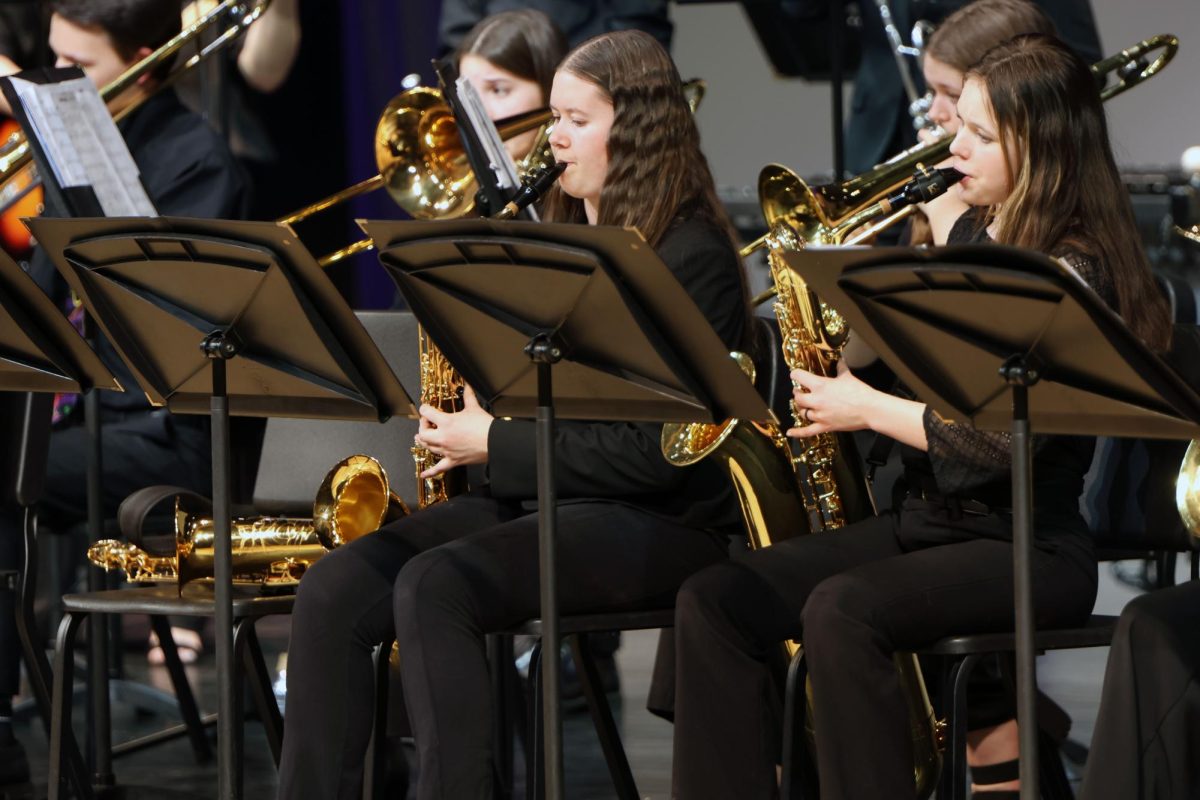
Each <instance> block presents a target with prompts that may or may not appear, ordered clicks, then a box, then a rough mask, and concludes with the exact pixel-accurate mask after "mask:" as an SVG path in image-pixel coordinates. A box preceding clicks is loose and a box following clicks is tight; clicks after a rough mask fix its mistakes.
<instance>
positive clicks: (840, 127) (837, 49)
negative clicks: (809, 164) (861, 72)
mask: <svg viewBox="0 0 1200 800" xmlns="http://www.w3.org/2000/svg"><path fill="white" fill-rule="evenodd" d="M829 16H830V31H831V33H832V34H833V36H832V42H831V44H830V59H831V60H830V64H829V99H830V105H831V106H832V115H833V179H834V181H840V180H841V179H842V175H844V174H845V172H846V129H845V120H844V119H843V117H844V116H845V111H844V109H843V108H842V105H843V102H842V82H843V81H842V73H843V66H844V65H843V58H844V56H843V55H842V50H843V48H844V46H845V39H846V8H845V0H829Z"/></svg>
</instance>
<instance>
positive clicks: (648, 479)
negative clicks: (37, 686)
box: [279, 31, 752, 800]
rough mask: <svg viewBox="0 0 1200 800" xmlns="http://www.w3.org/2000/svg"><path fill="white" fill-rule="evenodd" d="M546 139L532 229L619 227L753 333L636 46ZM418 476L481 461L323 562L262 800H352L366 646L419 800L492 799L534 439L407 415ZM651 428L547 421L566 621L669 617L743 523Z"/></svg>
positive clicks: (471, 422) (658, 78)
mask: <svg viewBox="0 0 1200 800" xmlns="http://www.w3.org/2000/svg"><path fill="white" fill-rule="evenodd" d="M550 107H551V111H552V112H553V114H554V116H555V118H556V124H555V127H554V133H553V134H552V136H551V138H550V144H551V147H552V148H553V150H554V155H555V158H556V159H557V160H559V161H562V162H566V163H567V164H568V166H567V169H566V172H564V173H563V175H562V177H561V178H560V180H559V183H558V185H557V186H556V187H555V188H553V189H552V190H551V192H550V194H549V196H548V197H547V199H546V203H545V206H544V208H543V213H542V217H543V219H545V220H552V221H556V222H577V223H580V224H584V223H588V224H601V225H620V226H636V227H637V228H638V230H640V231H641V233H642V235H643V236H644V237H645V238H646V241H647V242H648V243H649V245H650V246H651V247H653V248H654V249H655V251H656V252H657V253H658V255H659V257H660V258H662V260H663V261H664V262H665V263H666V264H667V266H668V267H669V268H670V269H671V271H672V272H673V273H674V274H675V276H676V277H677V278H678V279H679V282H680V283H681V284H682V285H683V287H684V288H685V289H686V290H687V291H688V293H689V294H690V295H691V296H692V298H693V299H694V300H695V301H696V304H697V305H698V306H699V307H700V309H701V311H703V313H704V314H705V316H706V317H707V318H708V320H709V321H710V322H711V323H712V326H713V328H714V329H715V330H716V331H717V333H718V335H719V336H720V337H721V339H722V341H723V342H725V344H726V345H727V346H728V347H730V348H733V349H737V348H741V347H745V346H746V345H745V342H744V341H743V340H744V339H745V338H747V336H748V335H749V333H750V331H751V330H752V329H751V327H750V325H749V322H750V319H749V309H748V307H747V302H746V290H745V279H744V275H743V273H742V268H741V263H740V261H739V259H738V257H737V251H736V249H735V248H734V245H733V239H732V236H731V233H730V227H729V224H728V221H727V220H726V217H725V214H724V211H723V210H722V208H721V206H720V204H719V203H718V201H717V199H716V192H715V189H714V187H713V182H712V177H711V175H710V174H709V171H708V166H707V161H706V160H705V158H704V156H703V154H702V153H701V151H700V148H699V134H698V133H697V131H696V126H695V122H694V121H693V119H692V116H691V112H690V111H689V110H688V106H687V103H686V101H685V99H684V96H683V92H682V90H681V87H680V81H679V74H678V72H677V71H676V69H675V67H674V65H673V64H672V63H671V60H670V57H669V56H668V55H667V54H666V52H665V51H664V50H663V49H662V47H661V46H660V45H658V44H657V43H656V42H655V41H654V39H652V38H651V37H650V36H649V35H647V34H645V33H642V32H640V31H620V32H617V33H612V34H605V35H602V36H598V37H596V38H594V39H591V40H589V41H588V42H585V43H584V44H583V45H580V47H578V48H577V49H576V50H574V51H573V52H572V53H571V54H570V55H568V56H567V58H566V60H565V61H564V62H563V64H562V65H561V66H560V68H559V70H558V72H557V74H556V75H555V78H554V84H553V89H552V91H551V95H550ZM421 416H422V422H421V429H420V433H419V439H420V441H421V442H422V443H423V444H424V445H425V446H426V447H428V448H429V449H430V450H431V451H433V452H434V453H435V454H439V455H440V456H441V461H439V463H438V464H437V465H435V466H434V467H433V468H432V469H431V472H441V471H443V470H445V469H448V468H452V467H455V466H458V465H460V464H471V463H486V465H487V471H488V477H489V480H490V482H489V483H488V484H487V485H486V486H484V487H482V488H481V489H480V490H472V492H471V493H469V494H466V495H459V496H458V497H455V498H453V499H451V500H449V501H448V502H444V503H440V504H437V505H433V506H430V507H429V508H426V509H424V510H421V511H418V512H416V513H414V514H412V515H410V516H408V517H406V518H405V519H403V520H400V521H399V522H396V523H393V524H391V525H388V526H387V527H385V528H383V529H382V530H380V531H378V532H376V533H372V534H370V535H368V536H364V537H362V538H360V539H358V540H357V541H355V542H354V543H352V544H350V545H348V546H346V547H341V548H338V549H337V550H335V551H334V552H333V553H331V554H329V555H328V556H325V557H324V558H322V559H321V560H320V561H319V562H317V564H316V565H315V566H314V567H313V568H312V569H311V570H310V571H309V572H308V573H306V574H305V576H304V580H303V581H302V582H301V584H300V588H299V592H298V594H297V598H296V606H295V611H294V613H293V617H292V640H291V650H290V656H289V660H288V713H287V718H286V720H285V724H286V730H285V734H284V743H283V749H284V752H283V758H282V761H281V764H280V788H279V796H280V797H281V798H284V797H286V798H288V799H289V800H295V798H308V797H313V798H334V797H343V798H349V797H357V796H358V795H359V793H360V789H359V786H360V783H361V780H362V770H363V765H362V758H363V752H364V750H365V748H366V744H367V739H368V737H369V735H370V727H371V718H372V711H373V703H372V697H371V694H372V692H371V685H372V681H371V648H372V646H373V645H375V644H377V643H378V642H380V641H381V640H382V639H384V638H385V637H388V636H390V635H391V634H392V633H393V632H394V633H395V636H396V640H397V643H398V645H399V652H400V665H401V674H402V676H403V679H404V691H405V700H406V702H407V706H408V710H409V719H410V722H411V723H412V730H413V735H414V738H415V740H416V745H417V757H418V781H419V783H418V789H417V796H418V797H421V798H433V797H446V798H460V797H490V796H491V792H492V752H491V749H492V748H491V745H492V742H491V731H492V723H491V713H492V712H491V700H490V694H489V690H488V686H489V682H488V671H487V669H488V668H487V662H486V659H485V655H484V648H483V634H484V633H485V632H487V631H495V630H499V629H502V628H505V627H507V626H510V625H513V624H516V623H518V622H520V621H522V620H525V619H529V618H531V617H534V616H536V615H537V613H538V608H539V602H538V584H537V580H536V575H537V563H538V559H537V527H538V526H537V514H536V508H535V505H534V501H535V498H536V496H537V490H536V468H535V452H534V423H533V422H531V421H528V420H510V419H496V418H493V417H492V416H491V415H490V414H488V413H487V411H485V410H484V409H482V408H480V407H479V405H478V403H477V402H476V401H475V399H474V397H473V396H472V394H471V393H470V392H468V393H467V403H466V408H465V409H464V410H463V411H461V412H458V413H456V414H444V413H441V412H439V411H437V410H436V409H431V408H428V407H422V409H421ZM660 433H661V426H660V425H654V424H632V423H611V422H580V421H569V422H568V421H564V422H560V423H558V424H556V428H555V448H556V459H557V461H556V463H557V465H558V466H557V471H556V475H555V478H556V480H557V491H558V497H559V508H558V565H559V566H558V569H559V587H560V599H559V603H560V606H561V608H562V610H563V612H564V613H582V612H604V611H616V610H626V609H636V608H655V607H660V608H661V607H666V606H669V605H670V603H671V600H672V598H673V597H674V593H675V591H676V589H677V588H678V586H679V584H680V583H681V582H682V581H683V579H684V578H686V577H687V576H688V575H690V574H692V573H693V572H695V571H696V570H698V569H701V568H703V567H705V566H708V565H709V564H712V563H714V562H716V561H719V560H721V559H722V558H724V557H725V553H726V549H727V544H726V535H727V534H729V533H740V531H741V524H740V519H739V515H738V511H737V506H736V503H735V502H734V498H733V494H732V491H731V488H730V487H729V485H728V482H727V481H725V480H724V478H723V477H722V475H721V473H720V470H719V469H718V468H717V467H716V465H713V464H701V465H699V466H697V467H693V468H687V469H677V468H676V467H673V466H671V465H670V464H668V463H667V462H666V460H665V459H664V458H663V456H662V452H661V449H660V443H659V440H660Z"/></svg>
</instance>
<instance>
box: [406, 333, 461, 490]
mask: <svg viewBox="0 0 1200 800" xmlns="http://www.w3.org/2000/svg"><path fill="white" fill-rule="evenodd" d="M417 346H418V349H419V350H420V358H421V400H420V402H421V404H422V405H430V406H433V407H434V408H437V409H439V410H440V411H445V412H448V413H452V412H454V411H458V410H459V407H458V403H459V400H460V399H461V398H462V393H463V392H464V391H466V382H465V381H463V378H462V375H460V374H459V372H458V370H456V369H455V368H454V367H452V366H450V362H449V361H447V360H446V357H445V356H444V355H442V351H441V350H439V349H438V348H437V346H435V345H434V343H433V341H432V340H430V338H429V334H427V333H426V332H425V329H424V328H420V327H419V328H418V329H417ZM412 455H413V464H414V466H415V468H416V471H417V508H426V507H427V506H431V505H433V504H434V503H440V502H442V501H444V500H449V499H450V498H451V497H453V496H454V495H456V494H459V493H461V492H462V491H463V490H464V489H465V488H466V473H465V472H464V471H463V469H462V468H455V469H452V470H449V471H447V472H443V473H442V474H440V475H434V476H433V477H430V478H422V477H421V473H423V472H424V471H425V470H427V469H429V468H430V467H432V466H433V465H434V464H436V463H437V462H438V460H439V459H438V457H437V456H435V455H434V454H433V453H431V452H429V448H427V447H425V446H424V445H422V444H419V443H414V444H413V446H412Z"/></svg>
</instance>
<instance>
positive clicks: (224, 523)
mask: <svg viewBox="0 0 1200 800" xmlns="http://www.w3.org/2000/svg"><path fill="white" fill-rule="evenodd" d="M200 349H201V350H202V351H203V352H204V355H205V356H206V357H207V358H208V359H209V360H210V361H211V362H212V399H211V401H210V406H209V408H210V410H211V420H212V501H213V528H214V530H213V582H214V584H215V589H214V592H215V595H216V600H215V602H216V609H215V614H216V619H215V628H216V631H215V636H216V640H217V655H216V667H217V674H218V675H226V676H232V675H233V674H234V670H235V669H236V668H237V664H236V661H235V659H234V654H233V558H232V555H231V553H232V544H231V542H230V534H231V531H230V518H231V516H232V514H233V512H232V508H231V504H230V494H231V491H232V488H231V486H230V479H229V396H228V393H227V387H226V382H225V362H226V361H228V360H229V359H231V358H233V357H234V356H235V355H237V353H238V350H239V348H238V346H237V342H236V340H235V338H234V337H233V336H232V335H229V336H227V335H226V334H225V332H224V331H214V332H213V333H211V334H209V335H208V336H206V337H205V338H204V341H203V342H202V343H201V345H200ZM236 688H237V687H236V686H235V681H233V680H222V681H218V682H217V689H218V708H220V710H221V711H220V714H218V716H217V764H218V765H222V766H224V768H223V769H219V770H217V772H218V775H217V793H218V796H219V797H222V798H232V797H241V795H242V776H241V774H240V772H241V769H240V767H241V762H240V760H239V759H238V757H237V755H238V753H240V752H241V749H242V743H241V733H242V726H241V720H240V717H241V695H240V693H239V692H236V691H235V689H236ZM234 764H237V765H238V769H236V770H235V769H232V768H231V767H232V766H233V765H234ZM235 773H238V774H235Z"/></svg>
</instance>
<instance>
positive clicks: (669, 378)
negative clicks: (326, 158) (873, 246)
mask: <svg viewBox="0 0 1200 800" xmlns="http://www.w3.org/2000/svg"><path fill="white" fill-rule="evenodd" d="M363 228H364V229H365V230H366V231H367V234H368V235H370V236H371V238H372V239H374V240H375V243H376V245H377V246H378V248H379V253H380V261H381V262H382V263H383V265H384V267H385V268H386V269H387V271H388V272H389V273H390V274H391V276H392V278H393V280H395V282H396V285H397V287H399V289H400V291H401V293H402V294H403V295H404V298H405V300H407V301H408V304H409V307H410V308H411V309H412V311H413V314H415V315H416V317H417V319H418V321H420V323H421V325H422V326H424V327H425V330H426V331H427V332H428V333H429V336H430V337H431V338H432V340H433V342H434V343H435V344H436V345H437V346H438V347H439V348H440V349H441V350H442V352H443V353H444V354H445V356H446V358H447V359H448V360H449V362H450V363H451V364H452V365H453V366H454V367H455V368H456V369H458V370H459V372H460V373H461V374H462V376H463V378H464V379H465V380H466V382H467V384H468V385H470V386H471V387H473V388H474V390H475V393H476V394H477V395H478V396H479V398H480V399H481V400H482V401H483V402H484V403H485V404H487V405H489V406H490V407H491V409H492V413H494V414H495V415H496V416H510V417H536V419H537V470H538V513H539V527H538V540H539V558H540V562H541V568H540V570H539V574H540V582H541V609H542V610H541V614H542V630H543V637H542V638H543V645H542V648H543V652H545V653H550V654H552V655H551V656H550V657H548V658H545V659H543V669H544V670H545V673H544V681H543V697H544V706H543V710H544V714H545V716H544V719H545V724H544V730H545V731H546V743H545V748H546V750H545V753H546V760H545V763H546V773H547V774H546V786H547V792H548V796H550V797H554V798H558V797H562V793H563V788H562V778H563V774H562V726H561V715H560V714H559V705H558V659H557V657H555V656H554V655H553V654H556V653H557V652H558V647H559V633H558V630H559V628H558V606H557V592H556V585H555V568H554V564H555V549H554V545H555V542H554V526H555V516H556V515H555V510H556V495H555V487H554V463H553V459H554V453H553V447H552V443H553V425H554V418H555V416H556V415H557V416H562V417H566V418H569V419H586V420H621V421H626V420H640V421H647V422H691V421H705V422H717V421H721V420H723V419H725V418H727V417H740V418H742V419H753V420H766V419H769V418H770V417H771V412H770V411H769V410H768V409H767V407H766V404H765V403H764V401H763V399H762V398H761V397H760V396H759V395H758V392H757V391H756V390H755V388H754V386H753V385H752V384H751V383H750V381H749V380H748V379H747V378H746V376H745V375H744V374H742V372H741V370H740V369H739V368H738V367H737V365H736V364H735V362H734V361H733V360H732V359H731V358H729V354H728V351H727V350H726V348H725V346H724V345H723V344H722V343H721V340H720V339H719V338H718V337H717V334H716V333H715V332H714V331H713V329H712V327H711V326H710V325H709V323H708V320H707V319H705V317H704V315H703V314H701V313H700V310H699V309H698V308H697V307H696V304H695V303H694V302H693V301H692V299H691V297H690V296H689V295H688V294H687V292H686V291H684V289H683V287H682V286H681V285H680V284H679V282H678V281H677V280H676V279H675V276H674V275H672V274H671V272H670V270H668V269H667V267H666V265H664V264H663V263H662V261H660V260H659V258H658V256H657V255H656V254H655V252H654V250H653V249H652V248H651V247H650V246H649V245H648V244H646V242H645V240H643V239H642V237H641V236H640V235H639V234H638V233H637V232H636V231H633V230H629V229H621V228H601V227H595V226H587V225H563V224H543V223H530V222H496V221H494V220H486V219H477V220H454V221H447V222H403V223H399V224H397V223H392V222H366V223H363ZM731 302H733V301H732V300H731ZM552 371H553V387H552V386H551V372H552Z"/></svg>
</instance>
